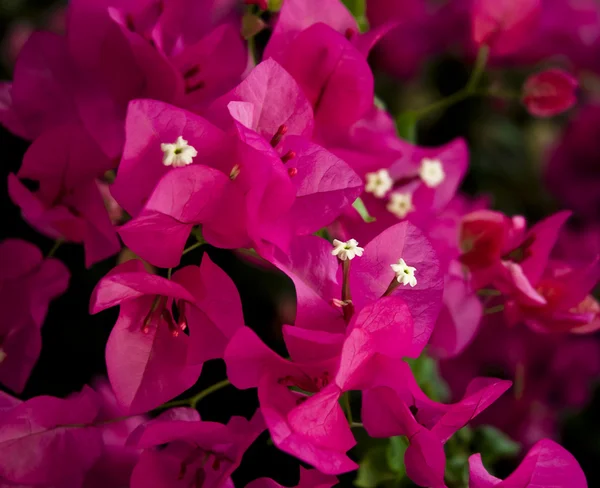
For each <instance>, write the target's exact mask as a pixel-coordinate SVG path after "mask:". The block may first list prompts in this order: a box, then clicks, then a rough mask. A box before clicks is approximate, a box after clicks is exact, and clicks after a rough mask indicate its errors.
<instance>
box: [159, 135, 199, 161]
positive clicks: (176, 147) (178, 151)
mask: <svg viewBox="0 0 600 488" xmlns="http://www.w3.org/2000/svg"><path fill="white" fill-rule="evenodd" d="M160 148H161V149H162V152H163V164H164V165H165V166H173V167H174V168H181V167H183V166H187V165H188V164H192V162H193V161H194V158H195V157H196V156H198V151H196V148H195V147H194V146H190V145H189V144H188V141H186V140H185V139H184V138H183V137H181V136H179V137H178V138H177V140H176V141H175V142H174V143H173V144H164V143H163V144H161V145H160Z"/></svg>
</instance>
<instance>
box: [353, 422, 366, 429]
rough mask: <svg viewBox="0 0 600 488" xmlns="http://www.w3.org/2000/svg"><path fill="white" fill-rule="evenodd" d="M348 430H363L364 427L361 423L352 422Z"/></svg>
mask: <svg viewBox="0 0 600 488" xmlns="http://www.w3.org/2000/svg"><path fill="white" fill-rule="evenodd" d="M350 428H351V429H364V428H365V426H364V425H363V424H362V422H352V423H351V424H350Z"/></svg>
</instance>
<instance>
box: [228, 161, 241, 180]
mask: <svg viewBox="0 0 600 488" xmlns="http://www.w3.org/2000/svg"><path fill="white" fill-rule="evenodd" d="M240 171H241V170H240V165H239V164H235V165H234V166H233V168H231V171H230V172H229V179H230V180H232V181H233V180H235V179H236V178H237V177H238V176H239V175H240Z"/></svg>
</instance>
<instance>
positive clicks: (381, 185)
mask: <svg viewBox="0 0 600 488" xmlns="http://www.w3.org/2000/svg"><path fill="white" fill-rule="evenodd" d="M392 186H394V180H392V177H391V176H390V173H389V172H388V170H387V169H380V170H379V171H377V172H375V173H367V184H366V185H365V191H366V192H367V193H372V194H373V195H375V196H376V197H377V198H383V197H384V196H385V194H386V193H387V192H388V191H390V190H391V189H392Z"/></svg>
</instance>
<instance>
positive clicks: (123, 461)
mask: <svg viewBox="0 0 600 488" xmlns="http://www.w3.org/2000/svg"><path fill="white" fill-rule="evenodd" d="M93 388H94V390H95V391H96V392H97V393H98V395H97V397H98V402H99V405H100V411H99V413H98V416H97V418H96V420H95V423H96V425H97V426H98V429H100V430H101V432H102V441H103V443H104V449H103V451H102V455H101V456H100V458H99V459H98V460H97V461H96V463H95V464H94V466H93V467H92V469H90V470H89V471H88V473H87V475H86V478H85V481H84V483H83V487H84V488H105V487H106V486H127V485H128V483H129V479H130V478H131V473H132V471H133V468H134V466H135V465H136V463H137V461H138V458H139V455H140V452H141V451H140V450H139V449H137V448H136V447H132V446H128V445H126V442H127V439H128V438H129V436H130V434H131V433H132V432H133V431H134V430H135V429H136V428H138V427H139V426H140V425H141V424H142V423H143V422H146V421H147V420H148V419H147V418H145V417H144V416H142V415H137V416H126V415H125V414H126V412H125V411H124V410H123V408H122V406H121V405H119V403H118V402H117V399H116V398H115V395H114V393H113V391H112V389H111V388H110V385H109V384H108V382H107V381H106V380H105V379H103V378H101V379H97V380H95V381H94V383H93ZM121 418H122V420H120V421H116V420H117V419H121Z"/></svg>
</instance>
